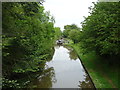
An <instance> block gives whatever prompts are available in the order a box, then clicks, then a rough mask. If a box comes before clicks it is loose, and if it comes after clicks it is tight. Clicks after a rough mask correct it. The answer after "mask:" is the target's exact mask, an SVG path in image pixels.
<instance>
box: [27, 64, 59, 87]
mask: <svg viewBox="0 0 120 90" xmlns="http://www.w3.org/2000/svg"><path fill="white" fill-rule="evenodd" d="M56 81H57V80H56V78H55V71H54V68H53V67H50V68H48V67H47V66H46V69H45V70H44V71H43V72H42V74H40V76H38V77H37V79H35V80H34V81H33V82H32V83H31V85H29V86H31V87H29V88H51V87H52V83H56Z"/></svg>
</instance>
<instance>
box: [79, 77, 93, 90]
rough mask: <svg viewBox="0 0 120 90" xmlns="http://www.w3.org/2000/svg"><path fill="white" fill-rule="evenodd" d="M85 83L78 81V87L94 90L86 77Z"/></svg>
mask: <svg viewBox="0 0 120 90" xmlns="http://www.w3.org/2000/svg"><path fill="white" fill-rule="evenodd" d="M85 77H86V78H85V81H79V83H80V85H78V86H79V87H80V88H94V86H93V83H92V82H91V80H90V78H89V76H88V75H86V76H85Z"/></svg>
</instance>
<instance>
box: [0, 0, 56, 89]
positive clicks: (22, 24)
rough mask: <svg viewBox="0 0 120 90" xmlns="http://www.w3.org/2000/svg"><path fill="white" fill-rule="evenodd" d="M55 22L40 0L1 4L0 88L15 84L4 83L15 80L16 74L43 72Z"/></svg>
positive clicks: (50, 50)
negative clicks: (0, 79)
mask: <svg viewBox="0 0 120 90" xmlns="http://www.w3.org/2000/svg"><path fill="white" fill-rule="evenodd" d="M41 3H42V2H41ZM54 22H55V21H54V18H53V17H52V16H50V13H48V12H46V13H45V12H44V7H43V6H42V5H41V4H40V3H37V2H3V3H2V29H3V35H2V41H3V44H2V52H3V54H2V59H3V62H2V63H3V78H4V79H3V85H4V86H3V87H17V86H16V84H12V83H11V84H10V85H9V84H4V83H7V79H8V82H12V81H13V83H14V80H15V81H16V80H17V78H16V77H15V76H16V75H19V74H20V75H23V76H24V74H27V73H29V72H37V71H42V69H43V67H44V64H45V62H46V61H47V60H48V57H50V56H51V53H52V51H53V48H52V47H53V42H54V38H55V30H54ZM27 75H28V74H27ZM19 81H20V80H19ZM19 81H18V82H17V84H19ZM11 85H12V86H11Z"/></svg>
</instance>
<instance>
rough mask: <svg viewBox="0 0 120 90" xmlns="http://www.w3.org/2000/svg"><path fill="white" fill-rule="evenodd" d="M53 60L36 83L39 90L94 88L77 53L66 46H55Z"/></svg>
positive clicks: (48, 63) (47, 64)
mask: <svg viewBox="0 0 120 90" xmlns="http://www.w3.org/2000/svg"><path fill="white" fill-rule="evenodd" d="M54 48H55V52H54V55H53V58H52V60H50V61H48V62H47V63H46V65H45V70H44V73H42V74H41V75H40V76H38V78H37V80H35V81H34V85H37V88H94V85H93V83H92V81H91V79H90V77H89V75H88V74H87V73H86V71H85V69H84V68H83V66H82V64H81V61H80V59H79V58H78V56H77V54H76V53H75V51H74V50H73V49H72V48H70V47H66V46H55V47H54Z"/></svg>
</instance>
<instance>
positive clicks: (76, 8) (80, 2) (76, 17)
mask: <svg viewBox="0 0 120 90" xmlns="http://www.w3.org/2000/svg"><path fill="white" fill-rule="evenodd" d="M92 2H97V0H45V2H44V4H43V5H44V7H45V11H50V14H51V15H53V16H54V17H55V21H56V23H55V26H56V27H60V28H61V30H63V28H64V25H70V24H76V25H78V26H79V27H81V25H80V22H82V21H83V20H84V18H83V16H88V15H89V13H88V12H89V9H88V7H90V6H93V4H92Z"/></svg>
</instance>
